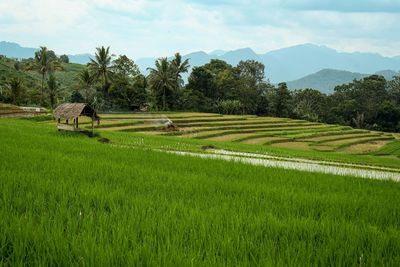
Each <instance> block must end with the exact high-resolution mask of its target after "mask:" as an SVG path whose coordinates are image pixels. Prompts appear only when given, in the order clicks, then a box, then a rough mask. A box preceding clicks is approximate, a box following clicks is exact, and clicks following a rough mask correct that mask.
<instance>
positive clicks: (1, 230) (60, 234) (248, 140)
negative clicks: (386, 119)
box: [0, 113, 400, 266]
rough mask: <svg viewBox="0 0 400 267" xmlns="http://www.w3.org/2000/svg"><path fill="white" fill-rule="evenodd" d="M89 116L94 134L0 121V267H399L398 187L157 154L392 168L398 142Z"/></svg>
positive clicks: (228, 123)
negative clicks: (215, 153)
mask: <svg viewBox="0 0 400 267" xmlns="http://www.w3.org/2000/svg"><path fill="white" fill-rule="evenodd" d="M101 117H102V122H101V124H100V125H99V127H98V128H97V129H96V131H97V134H98V136H97V137H95V138H88V137H86V136H84V135H82V134H79V133H69V132H58V131H57V130H56V128H55V125H54V123H53V122H51V123H49V122H46V121H45V122H40V121H39V122H36V121H34V120H26V119H10V118H6V119H4V118H3V119H0V162H1V164H0V218H1V220H0V265H2V266H24V265H30V266H32V265H33V266H37V265H41V266H43V265H62V266H70V265H74V266H75V265H77V266H82V265H95V266H109V265H123V266H126V265H128V266H132V265H133V266H159V265H162V266H171V265H172V266H237V265H241V266H328V265H329V266H332V265H334V266H399V265H400V205H398V204H397V203H400V183H399V182H394V181H390V180H372V179H365V178H357V177H353V176H348V175H333V174H323V173H316V172H306V171H298V170H289V169H282V168H274V167H263V166H253V165H249V164H244V163H241V162H231V161H226V160H222V159H217V158H214V159H211V158H198V157H192V156H184V155H178V154H171V153H165V152H164V151H163V150H168V151H188V152H189V151H190V152H201V151H204V149H205V147H210V148H213V149H225V150H229V151H246V152H254V153H264V154H268V155H275V156H286V157H298V158H304V159H324V160H329V161H332V162H339V163H343V164H345V163H346V164H349V163H351V164H363V165H368V166H370V168H383V167H385V168H391V169H400V155H399V148H400V147H399V140H398V136H395V135H393V134H389V133H381V132H371V131H365V130H359V129H352V128H350V127H343V126H338V125H326V124H319V123H311V122H306V121H301V120H290V119H281V118H260V117H254V116H221V115H217V114H201V113H171V114H162V115H161V114H104V115H102V116H101ZM168 120H172V122H173V123H174V124H175V125H176V126H177V130H176V131H170V130H165V125H164V123H165V122H167V121H168ZM82 122H83V126H84V125H85V121H83V120H82ZM87 125H89V124H87ZM99 141H101V142H99Z"/></svg>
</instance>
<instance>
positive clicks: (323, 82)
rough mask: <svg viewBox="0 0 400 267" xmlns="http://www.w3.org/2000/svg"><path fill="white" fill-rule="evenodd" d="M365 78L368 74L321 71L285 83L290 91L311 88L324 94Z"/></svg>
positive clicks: (332, 70) (331, 70) (330, 70)
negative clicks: (338, 86) (339, 86)
mask: <svg viewBox="0 0 400 267" xmlns="http://www.w3.org/2000/svg"><path fill="white" fill-rule="evenodd" d="M366 76H368V74H363V73H358V72H350V71H344V70H334V69H323V70H320V71H318V72H316V73H313V74H310V75H307V76H305V77H303V78H300V79H298V80H294V81H290V82H287V85H288V87H289V89H291V90H293V89H304V88H313V89H318V90H320V91H321V92H324V93H332V92H333V89H334V88H335V86H337V85H341V84H345V83H349V82H352V81H353V80H354V79H362V78H364V77H366Z"/></svg>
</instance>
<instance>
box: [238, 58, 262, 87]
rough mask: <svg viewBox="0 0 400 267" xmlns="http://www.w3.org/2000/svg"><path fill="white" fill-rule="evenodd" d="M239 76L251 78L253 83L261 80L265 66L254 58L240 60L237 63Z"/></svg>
mask: <svg viewBox="0 0 400 267" xmlns="http://www.w3.org/2000/svg"><path fill="white" fill-rule="evenodd" d="M237 69H238V70H239V75H240V76H241V77H248V78H251V79H252V80H253V81H254V83H255V84H258V83H261V82H263V80H264V78H265V66H264V64H262V63H261V62H258V61H255V60H246V61H242V60H241V61H240V62H239V64H238V65H237Z"/></svg>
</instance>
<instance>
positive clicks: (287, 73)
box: [136, 44, 400, 83]
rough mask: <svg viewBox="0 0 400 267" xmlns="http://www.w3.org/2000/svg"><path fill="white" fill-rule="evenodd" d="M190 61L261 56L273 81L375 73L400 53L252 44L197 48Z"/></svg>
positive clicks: (395, 66)
mask: <svg viewBox="0 0 400 267" xmlns="http://www.w3.org/2000/svg"><path fill="white" fill-rule="evenodd" d="M184 58H190V65H191V66H192V67H193V66H200V65H203V64H205V63H207V62H209V61H210V60H211V59H222V60H225V61H226V62H228V63H229V64H232V65H236V64H237V63H239V61H240V60H248V59H253V60H258V61H260V62H262V63H263V64H264V65H265V72H266V76H267V78H269V79H270V81H271V82H273V83H278V82H282V81H291V80H296V79H300V78H302V77H304V76H306V75H308V74H310V73H315V72H317V71H319V70H321V69H341V70H346V71H349V72H358V73H375V72H377V71H380V70H385V69H392V70H400V57H384V56H381V55H379V54H372V53H359V52H356V53H341V52H337V51H336V50H334V49H331V48H328V47H326V46H318V45H313V44H304V45H297V46H292V47H287V48H282V49H279V50H274V51H271V52H268V53H265V54H256V53H255V52H254V51H253V50H252V49H250V48H243V49H238V50H233V51H228V52H225V51H223V50H215V51H212V52H210V53H209V54H207V53H205V52H201V51H200V52H195V53H191V54H188V55H185V56H184ZM155 60H156V59H155V58H153V59H152V60H151V59H148V58H147V59H146V61H144V60H141V59H139V60H137V61H136V62H137V63H138V65H139V67H140V69H141V70H145V69H146V68H147V67H152V66H153V65H154V61H155Z"/></svg>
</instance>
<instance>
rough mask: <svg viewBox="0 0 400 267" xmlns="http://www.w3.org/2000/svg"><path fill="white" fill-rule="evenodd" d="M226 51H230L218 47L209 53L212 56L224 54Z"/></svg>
mask: <svg viewBox="0 0 400 267" xmlns="http://www.w3.org/2000/svg"><path fill="white" fill-rule="evenodd" d="M226 52H228V51H226V50H221V49H217V50H214V51H211V52H210V53H208V54H209V55H212V56H222V55H223V54H225V53H226Z"/></svg>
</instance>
